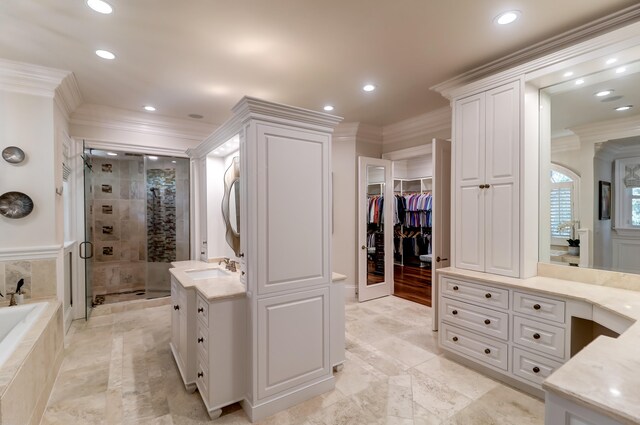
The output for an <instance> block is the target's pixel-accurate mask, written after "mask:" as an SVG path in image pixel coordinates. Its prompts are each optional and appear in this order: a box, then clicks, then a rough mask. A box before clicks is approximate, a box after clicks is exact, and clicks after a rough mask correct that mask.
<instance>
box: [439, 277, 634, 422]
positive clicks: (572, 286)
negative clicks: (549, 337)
mask: <svg viewBox="0 0 640 425" xmlns="http://www.w3.org/2000/svg"><path fill="white" fill-rule="evenodd" d="M438 271H439V272H440V273H442V274H443V275H449V276H452V277H459V278H460V277H462V278H465V277H466V278H470V279H474V280H477V281H481V282H486V283H487V284H489V285H490V284H492V283H494V284H495V283H498V284H501V285H505V286H510V287H513V288H521V289H526V290H529V291H533V292H539V293H541V294H549V295H557V296H562V297H565V298H571V299H575V300H580V301H585V302H588V303H591V304H593V305H594V306H598V307H600V308H602V309H604V310H608V311H610V312H613V313H615V314H618V315H620V316H623V317H626V318H628V319H630V320H632V321H635V323H633V324H632V325H631V326H630V327H629V328H628V329H627V330H626V331H625V332H624V333H622V334H621V335H620V336H619V337H618V338H609V337H606V336H600V337H598V338H596V339H595V340H594V341H593V342H591V343H590V344H589V345H588V346H586V347H585V348H584V349H582V351H580V352H579V353H578V354H577V355H575V356H574V357H572V358H571V359H569V361H567V362H566V363H565V364H564V365H562V366H561V367H560V368H558V369H557V370H556V371H555V372H554V373H553V374H552V375H551V376H549V377H548V378H547V379H546V380H545V381H544V383H543V385H542V386H543V388H544V389H545V390H547V391H552V392H554V393H557V394H558V395H560V396H561V397H563V398H566V399H569V400H572V401H574V402H576V403H578V404H582V405H587V406H589V407H590V408H592V409H593V410H596V411H599V412H601V413H603V414H605V415H607V416H610V417H612V418H614V419H615V420H617V421H619V422H621V423H623V424H638V423H640V393H638V388H640V373H639V372H638V371H639V370H640V356H639V355H638V353H639V351H638V347H640V322H639V320H640V292H638V291H631V290H627V289H618V288H612V287H608V286H600V285H592V284H588V283H580V282H572V281H568V280H562V279H556V278H551V277H542V276H536V277H531V278H528V279H518V278H511V277H505V276H498V275H492V274H487V273H481V272H474V271H470V270H461V269H456V268H453V267H448V268H444V269H440V270H438Z"/></svg>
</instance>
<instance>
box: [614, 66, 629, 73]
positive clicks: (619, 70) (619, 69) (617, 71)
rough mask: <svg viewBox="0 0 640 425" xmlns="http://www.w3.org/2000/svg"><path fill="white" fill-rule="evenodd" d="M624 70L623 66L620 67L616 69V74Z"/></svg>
mask: <svg viewBox="0 0 640 425" xmlns="http://www.w3.org/2000/svg"><path fill="white" fill-rule="evenodd" d="M626 70H627V68H625V67H624V66H621V67H620V68H618V69H616V74H622V73H623V72H625V71H626Z"/></svg>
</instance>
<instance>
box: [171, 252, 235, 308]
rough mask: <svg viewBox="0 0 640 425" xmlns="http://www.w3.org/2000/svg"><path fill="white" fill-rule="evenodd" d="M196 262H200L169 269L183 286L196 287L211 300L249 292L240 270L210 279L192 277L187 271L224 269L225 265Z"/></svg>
mask: <svg viewBox="0 0 640 425" xmlns="http://www.w3.org/2000/svg"><path fill="white" fill-rule="evenodd" d="M194 263H198V264H193V265H192V266H194V267H182V268H173V269H169V272H170V273H171V274H172V275H173V276H174V277H175V278H176V280H177V281H178V282H179V283H180V284H181V285H182V286H183V287H185V288H195V289H196V291H198V292H199V293H200V295H202V296H203V297H205V298H206V299H207V300H209V301H213V300H218V299H222V298H231V297H237V296H244V295H245V294H246V293H247V289H246V288H245V286H244V285H243V284H242V283H241V282H240V273H239V272H235V273H233V272H229V275H228V276H219V277H212V278H208V279H192V278H191V277H190V276H189V275H188V274H187V272H190V271H196V270H204V269H219V270H224V267H223V266H218V265H217V264H211V263H205V262H203V261H196V262H194Z"/></svg>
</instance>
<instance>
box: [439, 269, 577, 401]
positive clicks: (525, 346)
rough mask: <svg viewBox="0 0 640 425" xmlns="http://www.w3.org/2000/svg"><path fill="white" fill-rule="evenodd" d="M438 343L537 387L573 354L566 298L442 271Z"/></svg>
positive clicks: (539, 388)
mask: <svg viewBox="0 0 640 425" xmlns="http://www.w3.org/2000/svg"><path fill="white" fill-rule="evenodd" d="M439 285H440V299H439V309H440V333H439V338H440V345H441V346H442V348H443V349H445V350H446V351H449V352H451V353H453V354H455V355H458V356H462V357H464V358H466V359H468V360H471V361H472V362H473V363H476V364H479V365H481V366H485V367H488V368H490V369H492V370H494V371H497V372H499V373H500V374H502V375H505V376H507V377H509V378H511V379H514V380H516V381H519V382H520V383H523V384H526V385H527V386H529V387H533V388H535V389H536V390H538V394H540V392H539V390H541V389H542V386H541V385H542V381H543V380H544V379H545V378H546V377H548V376H549V375H551V373H553V371H554V370H555V369H557V368H559V367H560V366H561V365H562V364H563V363H564V362H565V361H566V360H568V358H569V352H570V339H571V338H570V336H569V332H570V329H569V327H567V326H566V322H567V320H566V319H565V314H566V310H567V309H566V302H565V301H564V300H562V299H556V298H551V297H548V296H540V295H538V294H536V293H531V292H528V291H522V290H520V289H517V290H516V289H511V288H507V287H501V286H500V285H494V284H486V283H484V282H478V281H475V280H472V279H459V278H454V277H450V276H440V282H439Z"/></svg>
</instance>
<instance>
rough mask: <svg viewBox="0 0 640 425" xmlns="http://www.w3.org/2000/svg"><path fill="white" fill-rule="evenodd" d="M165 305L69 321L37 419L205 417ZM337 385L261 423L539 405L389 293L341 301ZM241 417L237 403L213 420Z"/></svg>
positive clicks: (519, 420)
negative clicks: (174, 343)
mask: <svg viewBox="0 0 640 425" xmlns="http://www.w3.org/2000/svg"><path fill="white" fill-rule="evenodd" d="M169 308H170V306H168V305H163V306H157V307H151V308H147V309H143V310H133V311H123V312H119V313H114V314H108V315H104V316H95V317H93V318H92V319H91V320H89V322H83V321H77V322H74V323H73V325H72V327H71V330H70V332H69V333H68V335H67V348H66V352H65V359H64V362H63V364H62V367H61V369H60V375H59V376H58V380H57V382H56V384H55V387H54V389H53V392H52V394H51V399H50V400H49V404H48V406H47V409H46V412H45V414H44V417H43V420H42V425H53V424H60V425H62V424H64V425H74V424H83V425H85V424H91V425H103V424H104V425H111V424H123V425H124V424H143V425H151V424H158V425H196V424H205V423H212V422H210V421H209V417H208V416H207V413H206V411H205V408H204V405H203V404H202V401H201V400H200V396H199V395H198V393H197V392H196V393H194V394H188V393H187V392H186V391H185V390H184V386H183V385H182V382H181V380H180V377H179V374H178V370H177V368H176V366H175V363H174V361H173V358H172V357H171V352H170V350H169V339H170V310H169ZM346 320H347V323H346V329H347V352H346V358H347V360H346V363H345V365H344V369H343V370H342V371H341V372H339V373H337V374H336V389H335V390H334V391H332V392H330V393H326V394H323V395H322V396H320V397H317V398H315V399H312V400H309V401H307V402H305V403H302V404H300V405H298V406H295V407H292V408H290V409H288V410H286V411H283V412H280V413H277V414H276V415H274V416H272V417H270V418H267V419H266V420H264V421H262V422H260V423H261V424H265V425H266V424H269V425H271V424H273V425H276V424H277V425H294V424H296V425H298V424H299V425H341V424H344V425H360V424H363V425H364V424H381V425H383V424H389V425H391V424H393V425H411V424H414V425H515V424H518V425H533V424H543V422H544V419H543V417H544V404H543V403H542V401H540V400H538V399H535V398H532V397H529V396H527V395H525V394H523V393H521V392H519V391H516V390H514V389H511V388H510V387H507V386H505V385H502V384H500V383H498V382H496V381H494V380H492V379H489V378H486V377H484V376H483V375H480V374H478V373H476V372H474V371H472V370H470V369H467V368H465V367H463V366H460V365H459V364H457V363H454V362H452V361H450V360H447V359H445V358H444V357H442V356H441V355H440V354H441V353H440V351H439V349H438V347H437V343H436V335H437V334H434V333H432V332H431V331H430V329H431V309H430V308H428V307H424V306H421V305H419V304H415V303H412V302H410V301H406V300H403V299H401V298H396V297H386V298H382V299H378V300H373V301H369V302H366V303H362V304H357V303H347V306H346ZM213 423H216V424H218V425H222V424H225V425H227V424H234V425H235V424H248V423H249V421H248V420H247V418H246V416H245V414H244V412H243V411H242V409H241V408H240V407H239V406H238V405H234V406H230V407H229V408H225V409H224V410H223V416H222V417H221V418H219V419H218V420H217V421H215V422H213Z"/></svg>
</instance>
